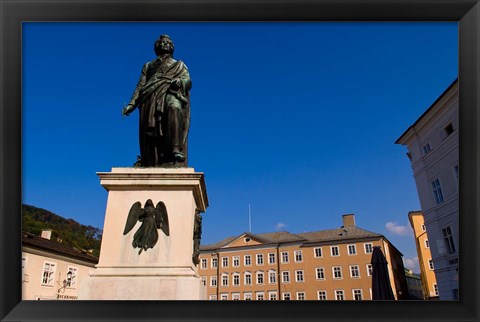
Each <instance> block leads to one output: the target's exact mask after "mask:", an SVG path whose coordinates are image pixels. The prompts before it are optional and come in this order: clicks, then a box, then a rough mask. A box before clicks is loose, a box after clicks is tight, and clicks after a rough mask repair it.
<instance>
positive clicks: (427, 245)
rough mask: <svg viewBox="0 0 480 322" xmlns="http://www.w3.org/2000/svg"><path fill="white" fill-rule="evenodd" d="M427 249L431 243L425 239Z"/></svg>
mask: <svg viewBox="0 0 480 322" xmlns="http://www.w3.org/2000/svg"><path fill="white" fill-rule="evenodd" d="M425 248H430V243H429V241H428V239H425Z"/></svg>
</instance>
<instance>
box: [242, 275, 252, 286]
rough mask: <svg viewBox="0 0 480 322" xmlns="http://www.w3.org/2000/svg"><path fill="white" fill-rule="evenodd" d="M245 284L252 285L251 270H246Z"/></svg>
mask: <svg viewBox="0 0 480 322" xmlns="http://www.w3.org/2000/svg"><path fill="white" fill-rule="evenodd" d="M243 284H244V285H252V273H251V272H245V274H244V276H243Z"/></svg>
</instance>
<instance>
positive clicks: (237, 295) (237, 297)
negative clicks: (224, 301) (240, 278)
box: [232, 293, 240, 301]
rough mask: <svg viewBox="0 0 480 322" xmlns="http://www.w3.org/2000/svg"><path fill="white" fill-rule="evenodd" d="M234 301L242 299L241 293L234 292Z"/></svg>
mask: <svg viewBox="0 0 480 322" xmlns="http://www.w3.org/2000/svg"><path fill="white" fill-rule="evenodd" d="M232 301H240V293H232Z"/></svg>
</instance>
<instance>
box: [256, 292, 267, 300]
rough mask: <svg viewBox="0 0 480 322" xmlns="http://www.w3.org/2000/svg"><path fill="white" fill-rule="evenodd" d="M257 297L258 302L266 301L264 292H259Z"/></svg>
mask: <svg viewBox="0 0 480 322" xmlns="http://www.w3.org/2000/svg"><path fill="white" fill-rule="evenodd" d="M256 296H257V301H263V300H264V299H265V296H264V294H263V292H257V293H256Z"/></svg>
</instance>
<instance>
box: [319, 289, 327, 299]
mask: <svg viewBox="0 0 480 322" xmlns="http://www.w3.org/2000/svg"><path fill="white" fill-rule="evenodd" d="M317 296H318V300H319V301H326V300H327V291H318V292H317Z"/></svg>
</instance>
